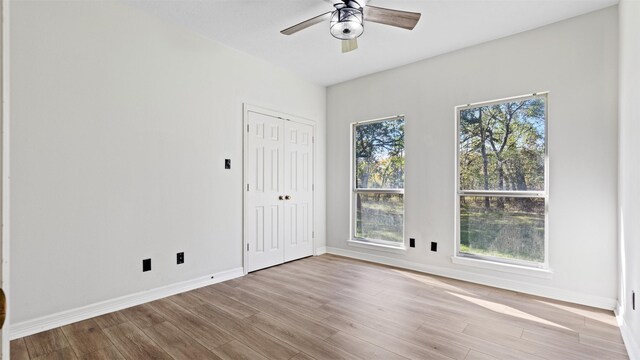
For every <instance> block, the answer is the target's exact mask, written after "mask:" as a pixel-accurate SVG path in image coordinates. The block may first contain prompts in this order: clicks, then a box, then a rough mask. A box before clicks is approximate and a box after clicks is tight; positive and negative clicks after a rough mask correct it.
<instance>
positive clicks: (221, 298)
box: [194, 286, 258, 319]
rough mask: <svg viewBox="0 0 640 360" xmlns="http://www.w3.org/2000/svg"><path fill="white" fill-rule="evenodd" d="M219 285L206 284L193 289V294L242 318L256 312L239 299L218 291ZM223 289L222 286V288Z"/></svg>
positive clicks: (256, 311)
mask: <svg viewBox="0 0 640 360" xmlns="http://www.w3.org/2000/svg"><path fill="white" fill-rule="evenodd" d="M219 289H220V287H213V286H206V287H203V288H200V289H197V290H195V291H194V295H195V296H197V297H198V298H199V299H202V300H203V301H204V302H205V303H208V304H214V305H215V306H217V307H219V308H221V309H223V310H225V311H226V312H228V313H229V314H232V315H233V316H236V317H238V318H241V319H244V318H247V317H249V316H251V315H255V314H257V313H258V310H256V309H254V308H252V307H251V306H248V305H246V304H244V303H241V302H239V301H236V300H233V299H232V298H230V297H229V296H226V295H225V294H223V293H222V292H220V291H219ZM223 289H224V288H223Z"/></svg>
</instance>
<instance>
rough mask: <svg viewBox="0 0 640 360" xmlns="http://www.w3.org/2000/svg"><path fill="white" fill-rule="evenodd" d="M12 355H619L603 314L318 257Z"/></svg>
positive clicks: (478, 358) (14, 345)
mask: <svg viewBox="0 0 640 360" xmlns="http://www.w3.org/2000/svg"><path fill="white" fill-rule="evenodd" d="M11 354H12V356H11V358H12V359H16V360H18V359H19V360H22V359H136V360H138V359H234V360H235V359H252V360H253V359H294V360H305V359H318V360H319V359H332V360H334V359H365V360H373V359H384V360H394V359H442V360H450V359H458V360H463V359H466V360H489V359H508V360H512V359H575V360H585V359H598V360H601V359H627V355H626V351H625V348H624V345H623V343H622V338H621V337H620V331H619V329H618V328H617V327H616V322H615V319H614V316H613V313H612V312H611V311H605V310H599V309H594V308H589V307H586V306H580V305H573V304H569V303H564V302H560V301H555V300H548V299H544V298H539V297H534V296H530V295H524V294H520V293H516V292H512V291H506V290H500V289H495V288H491V287H488V286H481V285H476V284H472V283H467V282H463V281H457V280H452V279H447V278H442V277H437V276H431V275H426V274H421V273H416V272H412V271H406V270H400V269H395V268H391V267H386V266H381V265H376V264H371V263H367V262H362V261H357V260H352V259H347V258H342V257H338V256H333V255H322V256H318V257H311V258H306V259H302V260H299V261H294V262H291V263H287V264H284V265H280V266H276V267H273V268H269V269H265V270H262V271H258V272H255V273H251V274H249V275H247V276H245V277H242V278H238V279H235V280H230V281H227V282H224V283H220V284H216V285H212V286H208V287H205V288H201V289H197V290H194V291H190V292H187V293H183V294H179V295H175V296H171V297H168V298H164V299H161V300H157V301H154V302H151V303H147V304H144V305H140V306H136V307H132V308H129V309H126V310H122V311H117V312H114V313H111V314H107V315H103V316H99V317H96V318H93V319H89V320H85V321H81V322H78V323H75V324H71V325H67V326H63V327H61V328H57V329H53V330H49V331H45V332H42V333H39V334H36V335H32V336H28V337H25V338H21V339H17V340H14V341H12V342H11Z"/></svg>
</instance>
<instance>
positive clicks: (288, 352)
mask: <svg viewBox="0 0 640 360" xmlns="http://www.w3.org/2000/svg"><path fill="white" fill-rule="evenodd" d="M191 311H192V312H193V313H194V314H196V315H198V316H200V317H202V318H203V319H205V320H207V321H209V322H211V323H213V324H217V325H218V326H219V327H220V328H221V329H223V330H224V331H226V332H227V333H228V334H229V335H230V336H232V337H234V338H236V339H238V340H240V341H242V342H243V343H245V344H246V345H248V346H249V347H251V348H252V349H254V350H255V351H256V352H258V353H261V354H262V355H264V356H265V357H266V358H268V359H275V360H284V359H289V358H291V357H292V356H294V355H296V354H297V353H298V352H299V350H297V349H295V348H294V347H292V346H290V345H288V344H287V343H285V342H282V341H280V340H278V339H276V338H274V337H272V336H270V335H268V334H267V333H265V332H263V331H261V330H258V329H254V328H253V327H252V326H251V325H249V324H248V323H246V322H244V321H242V320H240V319H238V318H236V317H234V316H232V315H230V314H229V313H227V312H226V311H224V310H222V309H220V308H218V307H216V306H214V305H209V304H208V305H203V306H199V307H197V308H194V309H192V310H191Z"/></svg>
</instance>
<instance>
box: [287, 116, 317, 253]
mask: <svg viewBox="0 0 640 360" xmlns="http://www.w3.org/2000/svg"><path fill="white" fill-rule="evenodd" d="M284 194H285V200H284V261H291V260H295V259H299V258H302V257H305V256H310V255H313V233H312V231H313V127H312V126H310V125H306V124H302V123H296V122H293V121H285V124H284Z"/></svg>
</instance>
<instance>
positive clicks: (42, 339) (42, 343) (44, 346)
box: [24, 328, 70, 358]
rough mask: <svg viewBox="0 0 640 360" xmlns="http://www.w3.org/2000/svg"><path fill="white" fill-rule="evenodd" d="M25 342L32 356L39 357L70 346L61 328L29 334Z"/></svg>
mask: <svg viewBox="0 0 640 360" xmlns="http://www.w3.org/2000/svg"><path fill="white" fill-rule="evenodd" d="M24 342H25V344H26V345H27V350H28V351H29V356H31V358H37V357H40V356H43V355H46V354H49V353H52V352H54V351H57V350H60V349H63V348H66V347H68V346H70V345H69V342H68V341H67V338H66V337H65V336H64V333H63V332H62V329H60V328H56V329H52V330H48V331H43V332H41V333H38V334H34V335H31V336H27V337H25V338H24Z"/></svg>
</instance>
